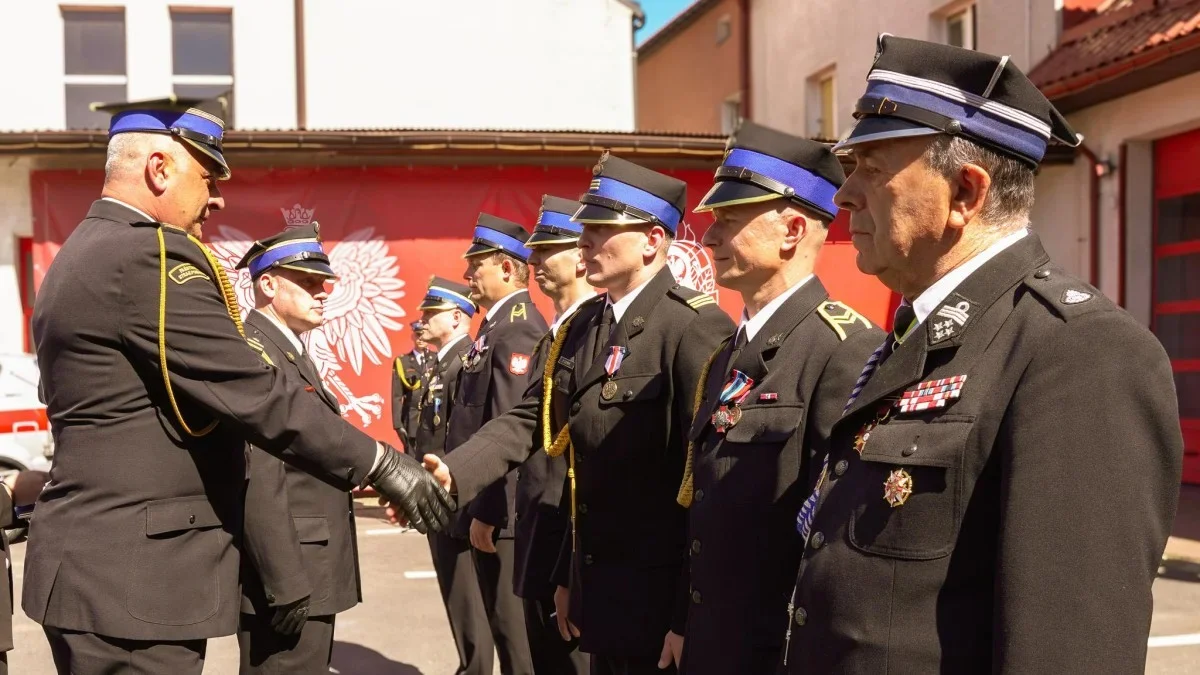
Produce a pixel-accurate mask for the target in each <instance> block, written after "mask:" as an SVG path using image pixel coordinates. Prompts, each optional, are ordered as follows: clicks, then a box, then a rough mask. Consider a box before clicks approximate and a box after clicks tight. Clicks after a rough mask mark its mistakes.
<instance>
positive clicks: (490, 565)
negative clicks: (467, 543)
mask: <svg viewBox="0 0 1200 675" xmlns="http://www.w3.org/2000/svg"><path fill="white" fill-rule="evenodd" d="M514 555H515V554H514V551H513V540H512V539H500V540H498V541H497V542H496V552H495V553H484V552H483V551H480V550H479V549H476V548H472V549H471V557H472V558H473V559H474V561H475V575H476V578H478V579H479V591H480V594H481V595H482V596H483V607H484V610H485V611H486V612H487V618H488V626H489V627H490V628H491V631H492V642H493V643H494V644H495V645H496V654H497V655H499V657H500V672H501V673H502V675H533V674H534V672H538V673H541V672H548V673H551V672H553V671H535V670H534V667H533V658H532V657H531V656H530V655H529V637H528V636H527V635H526V633H525V610H524V608H523V607H522V606H521V599H520V598H518V597H517V595H516V593H513V585H512V578H513V564H514V563H513V556H514Z"/></svg>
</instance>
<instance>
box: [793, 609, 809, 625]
mask: <svg viewBox="0 0 1200 675" xmlns="http://www.w3.org/2000/svg"><path fill="white" fill-rule="evenodd" d="M795 616H796V625H797V626H803V625H804V624H805V623H806V622H807V621H808V612H806V611H804V608H803V607H797V608H796V615H795Z"/></svg>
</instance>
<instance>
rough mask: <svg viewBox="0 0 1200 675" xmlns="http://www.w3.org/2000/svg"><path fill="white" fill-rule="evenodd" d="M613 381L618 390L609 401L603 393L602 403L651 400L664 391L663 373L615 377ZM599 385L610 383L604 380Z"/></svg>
mask: <svg viewBox="0 0 1200 675" xmlns="http://www.w3.org/2000/svg"><path fill="white" fill-rule="evenodd" d="M612 383H613V384H614V385H616V392H615V393H614V394H613V395H612V396H611V397H610V398H609V399H608V400H607V401H605V400H604V398H603V395H602V396H601V403H606V402H607V403H634V402H636V401H650V400H653V399H656V398H658V395H659V394H661V393H662V388H663V375H662V374H661V373H656V374H654V375H630V376H628V377H618V378H615V379H613V381H612ZM599 386H602V387H604V386H608V383H607V382H604V383H603V384H600V385H599ZM610 389H611V387H610Z"/></svg>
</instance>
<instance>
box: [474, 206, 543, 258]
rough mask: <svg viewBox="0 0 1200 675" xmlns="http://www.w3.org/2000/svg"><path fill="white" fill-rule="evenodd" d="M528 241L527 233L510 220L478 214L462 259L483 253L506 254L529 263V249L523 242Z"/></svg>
mask: <svg viewBox="0 0 1200 675" xmlns="http://www.w3.org/2000/svg"><path fill="white" fill-rule="evenodd" d="M527 239H529V231H528V230H526V229H525V228H523V227H521V226H520V225H518V224H517V223H514V222H513V221H511V220H505V219H503V218H497V217H496V216H493V215H491V214H489V213H481V214H479V218H478V220H476V221H475V234H474V235H473V236H472V238H471V248H468V249H467V252H466V253H464V254H463V257H464V258H469V257H471V256H473V255H481V254H484V253H496V252H499V253H507V254H508V255H511V256H512V257H514V258H517V259H518V260H520V261H522V262H529V253H530V251H529V249H528V248H527V247H526V246H525V241H526V240H527Z"/></svg>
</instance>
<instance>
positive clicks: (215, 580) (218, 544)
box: [126, 496, 231, 626]
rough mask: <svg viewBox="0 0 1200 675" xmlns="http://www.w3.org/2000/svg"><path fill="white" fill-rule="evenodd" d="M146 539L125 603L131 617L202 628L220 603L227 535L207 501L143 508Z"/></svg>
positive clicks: (164, 502) (160, 502) (179, 500)
mask: <svg viewBox="0 0 1200 675" xmlns="http://www.w3.org/2000/svg"><path fill="white" fill-rule="evenodd" d="M145 508H146V526H145V532H146V538H145V539H144V540H143V541H142V542H141V543H140V544H139V551H138V555H137V556H136V561H137V562H136V563H135V564H134V566H133V569H132V570H131V573H130V575H129V582H128V584H129V585H128V595H127V598H126V601H127V608H128V610H129V613H130V614H131V615H133V616H134V617H137V618H138V619H141V620H142V621H148V622H150V623H156V624H161V625H169V626H186V625H189V624H193V623H200V622H201V621H204V620H206V619H208V618H210V617H212V616H213V614H215V613H216V612H217V608H218V607H219V605H220V601H221V582H220V576H219V575H220V571H221V560H222V558H223V555H224V553H225V551H226V548H227V546H228V545H229V542H230V541H231V539H230V537H229V535H228V534H227V533H226V532H225V531H224V530H223V529H221V520H220V518H219V517H218V516H217V514H216V512H215V511H214V510H213V507H212V504H210V503H209V501H208V498H207V497H202V496H199V497H177V498H172V499H160V500H156V501H151V502H147V503H146V507H145Z"/></svg>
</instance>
